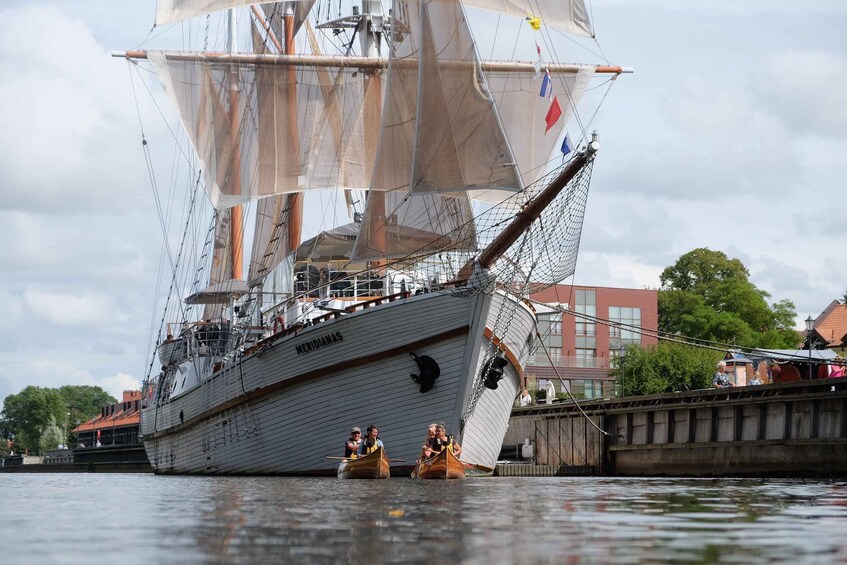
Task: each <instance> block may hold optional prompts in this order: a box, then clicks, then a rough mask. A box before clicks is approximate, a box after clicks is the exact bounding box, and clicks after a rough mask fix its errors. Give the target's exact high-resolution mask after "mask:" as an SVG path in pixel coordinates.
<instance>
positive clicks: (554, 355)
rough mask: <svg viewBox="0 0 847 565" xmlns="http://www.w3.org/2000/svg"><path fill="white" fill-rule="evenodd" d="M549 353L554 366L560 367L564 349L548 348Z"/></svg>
mask: <svg viewBox="0 0 847 565" xmlns="http://www.w3.org/2000/svg"><path fill="white" fill-rule="evenodd" d="M547 351H548V352H549V353H550V359H552V360H553V365H555V366H557V367H558V366H559V363H561V361H562V348H561V347H548V348H547Z"/></svg>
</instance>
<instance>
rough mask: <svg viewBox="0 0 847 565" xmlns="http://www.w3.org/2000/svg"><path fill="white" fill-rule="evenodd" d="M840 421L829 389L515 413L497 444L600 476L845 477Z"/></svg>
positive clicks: (839, 385) (835, 384)
mask: <svg viewBox="0 0 847 565" xmlns="http://www.w3.org/2000/svg"><path fill="white" fill-rule="evenodd" d="M580 408H581V410H580ZM846 416H847V379H828V380H819V381H805V382H801V383H787V384H779V385H763V386H750V387H735V388H731V389H720V390H712V389H709V390H702V391H692V392H677V393H668V394H661V395H651V396H639V397H625V398H615V399H603V400H595V401H590V402H580V405H579V407H577V406H576V405H574V404H573V403H572V402H564V403H555V404H552V405H538V406H531V407H527V408H516V409H515V410H514V411H513V412H512V418H511V420H510V425H509V430H508V431H507V434H506V438H505V440H504V444H505V445H514V444H517V443H523V442H524V440H525V439H526V438H529V439H530V440H531V441H532V443H533V444H534V446H535V456H536V461H535V462H536V463H537V464H541V465H589V466H594V468H595V469H596V474H598V475H632V476H788V477H799V476H808V477H819V476H847V417H846ZM592 423H593V424H594V425H596V426H597V427H595V426H594V425H592ZM597 428H600V429H602V430H603V431H604V432H606V433H605V434H604V433H602V432H601V431H600V430H598V429H597Z"/></svg>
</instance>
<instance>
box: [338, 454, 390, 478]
mask: <svg viewBox="0 0 847 565" xmlns="http://www.w3.org/2000/svg"><path fill="white" fill-rule="evenodd" d="M390 476H391V466H390V464H389V463H388V457H386V456H385V450H384V449H383V448H381V447H377V448H376V451H374V452H372V453H369V454H367V455H363V456H361V457H359V458H357V459H347V460H346V461H342V462H341V464H340V465H339V466H338V478H339V479H387V478H389V477H390Z"/></svg>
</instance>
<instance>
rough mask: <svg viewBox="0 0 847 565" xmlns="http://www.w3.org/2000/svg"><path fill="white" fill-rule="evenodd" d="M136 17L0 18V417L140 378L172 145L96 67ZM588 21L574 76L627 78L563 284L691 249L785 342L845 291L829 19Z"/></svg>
mask: <svg viewBox="0 0 847 565" xmlns="http://www.w3.org/2000/svg"><path fill="white" fill-rule="evenodd" d="M154 4H155V3H154V1H153V0H138V1H136V2H132V3H122V2H120V3H115V2H112V1H105V0H104V1H99V0H98V1H94V0H91V1H80V2H58V1H56V2H49V1H15V0H6V1H4V2H3V3H2V4H0V124H2V127H0V195H2V198H0V241H2V246H0V274H2V276H0V350H2V354H3V358H4V363H3V364H2V365H0V399H2V398H5V396H6V395H8V394H15V393H18V392H20V390H22V389H23V388H24V387H26V386H28V385H36V386H46V387H58V386H62V385H66V384H73V385H98V386H101V387H103V388H104V389H105V390H107V391H108V392H110V393H111V394H112V395H113V396H116V397H118V396H119V395H120V392H121V391H122V390H124V389H134V388H138V387H139V386H140V383H141V380H142V379H143V378H144V376H145V375H146V373H147V370H148V366H149V365H150V345H149V344H150V342H151V335H152V334H151V328H156V327H158V318H159V317H161V312H160V305H161V296H162V294H163V292H164V289H162V288H161V287H160V286H159V283H158V282H157V281H159V279H160V277H159V275H160V273H161V272H162V262H161V257H162V241H163V236H162V233H163V229H162V227H160V226H161V225H162V224H163V223H164V224H169V222H170V219H168V218H163V219H161V220H160V217H159V215H158V211H157V207H156V203H155V198H154V194H157V193H154V191H153V189H152V188H151V187H152V185H153V181H151V179H154V180H155V183H156V185H157V186H160V185H167V184H168V183H169V182H170V183H171V184H173V181H172V180H171V181H169V179H172V178H173V177H172V176H171V175H172V173H171V166H172V163H173V145H174V144H173V141H172V137H171V136H172V134H171V130H170V129H169V128H173V127H175V125H174V124H173V116H172V115H169V114H168V110H166V109H164V106H165V100H164V97H163V96H162V93H161V92H160V91H158V90H157V88H156V87H155V81H154V80H148V81H147V83H148V84H150V85H152V86H151V92H152V95H151V94H148V93H147V92H146V89H145V87H144V86H143V84H141V83H140V82H139V81H137V80H135V79H133V80H131V79H130V77H131V75H134V74H135V73H131V72H129V70H128V69H129V65H128V64H127V63H126V62H125V61H123V60H121V59H116V58H113V57H111V56H110V52H111V51H113V50H124V49H131V48H134V47H136V46H138V45H139V44H141V43H142V42H143V41H144V40H145V39H149V38H152V40H149V41H148V43H146V44H145V45H146V46H155V44H156V42H157V41H158V40H159V30H152V31H151V27H152V19H153V13H154ZM590 5H591V9H592V14H593V18H594V26H595V31H596V34H597V45H593V46H592V45H589V46H588V47H590V49H592V51H588V50H586V49H582V48H579V47H577V46H576V44H574V46H575V47H574V52H573V60H574V61H577V60H579V61H584V60H586V59H589V60H595V61H596V60H597V58H596V55H595V54H596V53H600V52H602V54H603V55H605V58H606V59H608V60H609V61H611V62H613V63H615V64H619V65H624V66H629V67H633V68H634V69H635V73H634V74H631V75H623V76H621V77H619V78H618V79H617V80H616V81H615V83H614V86H613V88H612V89H611V91H610V93H609V95H608V97H607V98H606V99H605V101H604V103H603V105H602V107H601V108H600V111H599V113H598V115H597V117H596V119H595V120H594V121H592V122H591V127H592V128H596V129H597V130H598V132H599V134H600V140H601V144H602V149H601V152H600V153H599V154H598V157H597V161H596V164H595V168H594V174H593V181H592V187H591V193H590V196H589V205H588V209H587V212H586V217H585V224H584V229H583V237H582V244H581V251H580V256H579V260H578V263H577V270H576V274H575V276H574V277H573V279H572V282H573V283H575V284H580V285H591V286H614V287H630V288H656V287H658V286H659V274H660V273H661V271H662V269H664V268H665V267H667V266H669V265H671V264H673V263H674V261H675V260H676V259H677V258H678V257H679V256H680V255H682V254H683V253H686V252H688V251H690V250H692V249H694V248H697V247H708V248H710V249H714V250H720V251H723V252H725V253H726V254H728V255H729V256H731V257H736V258H738V259H740V260H741V261H742V262H743V263H744V264H745V265H746V266H747V268H748V269H749V271H750V279H751V280H752V282H753V283H754V284H756V285H757V286H758V287H759V288H761V289H764V290H766V291H767V292H769V293H771V295H772V298H773V300H782V299H789V300H791V301H792V302H794V304H795V305H796V307H797V314H798V318H797V327H798V328H801V327H803V323H802V320H803V319H804V318H805V317H806V316H808V315H812V316H817V315H818V314H819V313H820V312H821V311H822V310H823V309H824V308H825V307H826V306H827V305H828V304H829V303H830V302H831V301H832V300H834V299H836V298H841V297H842V296H843V295H844V293H845V290H847V263H845V261H843V260H842V257H843V251H842V250H841V248H840V245H839V243H840V242H844V241H845V240H847V237H845V236H847V233H845V232H847V222H845V221H844V219H843V218H844V213H843V209H844V208H843V204H842V203H843V198H844V196H843V195H844V189H845V180H847V159H845V158H844V156H845V155H847V104H844V102H843V93H844V92H845V91H847V74H846V73H844V72H843V71H844V70H845V69H847V47H845V46H844V45H843V42H844V39H843V30H844V29H847V2H843V1H840V0H832V1H822V0H821V1H807V2H796V1H788V0H748V1H746V2H737V1H733V0H713V1H710V2H698V3H695V2H679V1H678V0H628V1H625V0H594V1H593V2H590ZM192 33H195V34H196V33H197V30H196V29H194V30H193V31H192ZM195 39H196V38H195ZM600 50H602V51H600ZM559 59H561V60H570V54H563V53H559ZM136 100H139V102H138V103H136ZM160 108H161V112H162V113H163V115H164V116H165V118H164V119H163V118H162V116H161V115H160ZM586 117H588V116H586ZM142 128H143V132H144V138H145V139H147V140H148V146H147V147H148V149H149V151H150V163H151V167H150V168H148V166H147V162H146V160H145V153H144V151H143V148H142V143H141V140H142V137H141V135H142V134H141V131H142ZM308 235H309V234H307V236H308ZM311 235H313V234H311Z"/></svg>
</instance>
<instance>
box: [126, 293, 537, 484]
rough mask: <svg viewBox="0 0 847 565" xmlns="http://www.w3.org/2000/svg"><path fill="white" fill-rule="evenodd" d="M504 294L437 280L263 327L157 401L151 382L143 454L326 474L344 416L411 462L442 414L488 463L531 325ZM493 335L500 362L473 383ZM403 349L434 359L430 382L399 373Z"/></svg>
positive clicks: (468, 454) (244, 469)
mask: <svg viewBox="0 0 847 565" xmlns="http://www.w3.org/2000/svg"><path fill="white" fill-rule="evenodd" d="M513 300H514V299H513V298H508V297H506V295H503V294H501V293H495V294H493V295H492V294H488V293H484V292H480V293H477V294H470V293H465V294H463V293H460V292H455V293H453V292H438V293H430V294H423V295H419V296H414V297H410V298H407V299H403V300H398V301H395V302H390V303H386V304H382V305H379V306H374V307H371V308H367V309H364V310H361V311H359V312H355V313H352V314H346V315H343V316H340V317H338V318H336V319H332V320H329V321H325V322H322V323H319V324H316V325H314V326H311V327H308V328H305V329H303V330H302V331H300V332H299V333H298V334H297V335H285V336H281V337H278V338H275V339H273V338H272V339H268V340H266V341H265V342H263V343H262V344H260V346H259V347H258V348H257V349H255V350H253V351H250V350H248V351H247V352H245V354H244V355H243V356H240V357H236V358H230V359H228V360H227V361H226V362H225V364H224V366H223V368H221V369H219V370H218V371H217V372H215V373H213V374H212V375H211V376H210V377H208V378H202V377H201V378H200V379H199V380H200V384H198V385H196V386H193V388H189V389H187V390H184V391H183V392H180V393H178V394H177V395H175V396H173V397H172V398H170V399H169V400H167V401H165V402H160V403H158V405H157V403H156V402H155V400H154V399H155V398H156V397H157V396H158V393H157V392H156V391H151V392H150V394H151V398H150V399H149V400H148V401H147V406H146V408H144V410H143V411H142V419H141V434H142V438H143V441H144V446H145V448H146V450H147V455H148V458H149V460H150V463H151V465H152V466H153V469H154V470H155V471H156V472H157V473H176V474H291V475H308V474H326V475H332V474H334V473H335V471H336V467H337V462H333V461H331V460H328V459H327V458H326V457H327V456H337V455H342V454H343V443H344V440H345V438H347V437H348V435H349V430H350V428H351V427H352V426H361V427H364V426H367V425H369V424H376V425H378V426H379V428H380V437H381V438H382V439H383V441H384V442H385V445H386V451H387V453H388V454H389V457H391V458H398V459H405V460H406V461H407V462H408V466H409V468H410V469H411V466H412V465H413V464H414V461H415V460H416V458H417V456H418V454H419V453H420V448H421V445H422V443H423V440H424V435H425V432H426V428H427V425H428V424H429V423H431V422H441V421H443V422H445V423H447V425H448V427H449V429H450V431H451V433H454V434H456V435H457V438H458V439H459V441H460V442H461V444H462V447H463V453H462V460H463V461H464V462H465V463H466V464H470V465H474V466H476V467H478V468H479V469H481V470H483V471H486V470H488V471H490V470H493V468H494V466H495V464H496V459H497V456H498V454H499V452H500V449H501V445H502V441H503V437H504V435H505V432H506V427H507V426H508V419H509V414H510V412H511V408H512V403H513V401H514V398H515V396H516V395H517V392H518V390H519V387H520V378H521V374H522V368H523V364H524V363H525V362H526V359H527V357H528V353H529V351H528V350H529V341H531V340H530V339H529V338H530V336H531V335H532V333H533V332H534V329H535V318H534V315H533V313H532V312H531V310H530V309H529V308H528V307H527V306H525V305H524V304H516V303H515V302H513ZM501 309H504V313H503V316H501V317H500V319H501V320H502V319H505V320H508V323H507V324H506V323H503V322H502V321H501V322H500V324H499V325H500V326H502V328H500V327H495V326H496V325H497V324H496V320H498V316H499V315H500V313H501V312H500V311H501ZM486 328H487V330H488V331H486ZM496 333H501V334H505V336H496V335H495V334H496ZM492 335H494V336H495V337H494V339H500V338H501V337H502V339H503V343H504V345H505V346H506V350H507V352H508V355H507V357H508V359H509V361H510V362H509V364H508V365H507V366H506V368H505V371H504V378H503V379H502V380H501V381H500V382H499V386H498V388H497V389H496V390H490V389H488V388H484V387H482V388H481V391H482V392H481V394H480V393H479V392H478V391H479V388H477V387H475V386H474V380H475V378H478V375H479V374H480V371H481V365H482V364H484V363H485V361H486V359H487V357H486V351H487V348H488V347H489V343H490V339H491V336H492ZM321 338H324V339H321ZM315 340H317V341H315ZM304 344H311V345H305V346H304ZM307 349H308V351H307ZM410 353H415V354H417V355H419V356H421V355H427V356H429V357H431V358H432V359H434V360H435V361H436V362H437V363H438V365H439V368H440V376H439V377H438V379H437V380H436V381H435V386H434V387H433V388H432V389H431V390H429V391H427V392H423V393H422V392H420V390H419V385H417V384H416V383H415V382H413V380H412V379H411V378H410V375H411V374H417V373H419V370H418V366H417V364H416V362H415V361H414V359H413V358H412V357H411V355H410ZM201 372H202V371H201ZM189 375H190V372H189ZM475 390H476V391H477V392H476V393H475ZM471 406H472V409H471ZM463 418H465V422H464V426H462V424H461V423H462V420H463Z"/></svg>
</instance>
